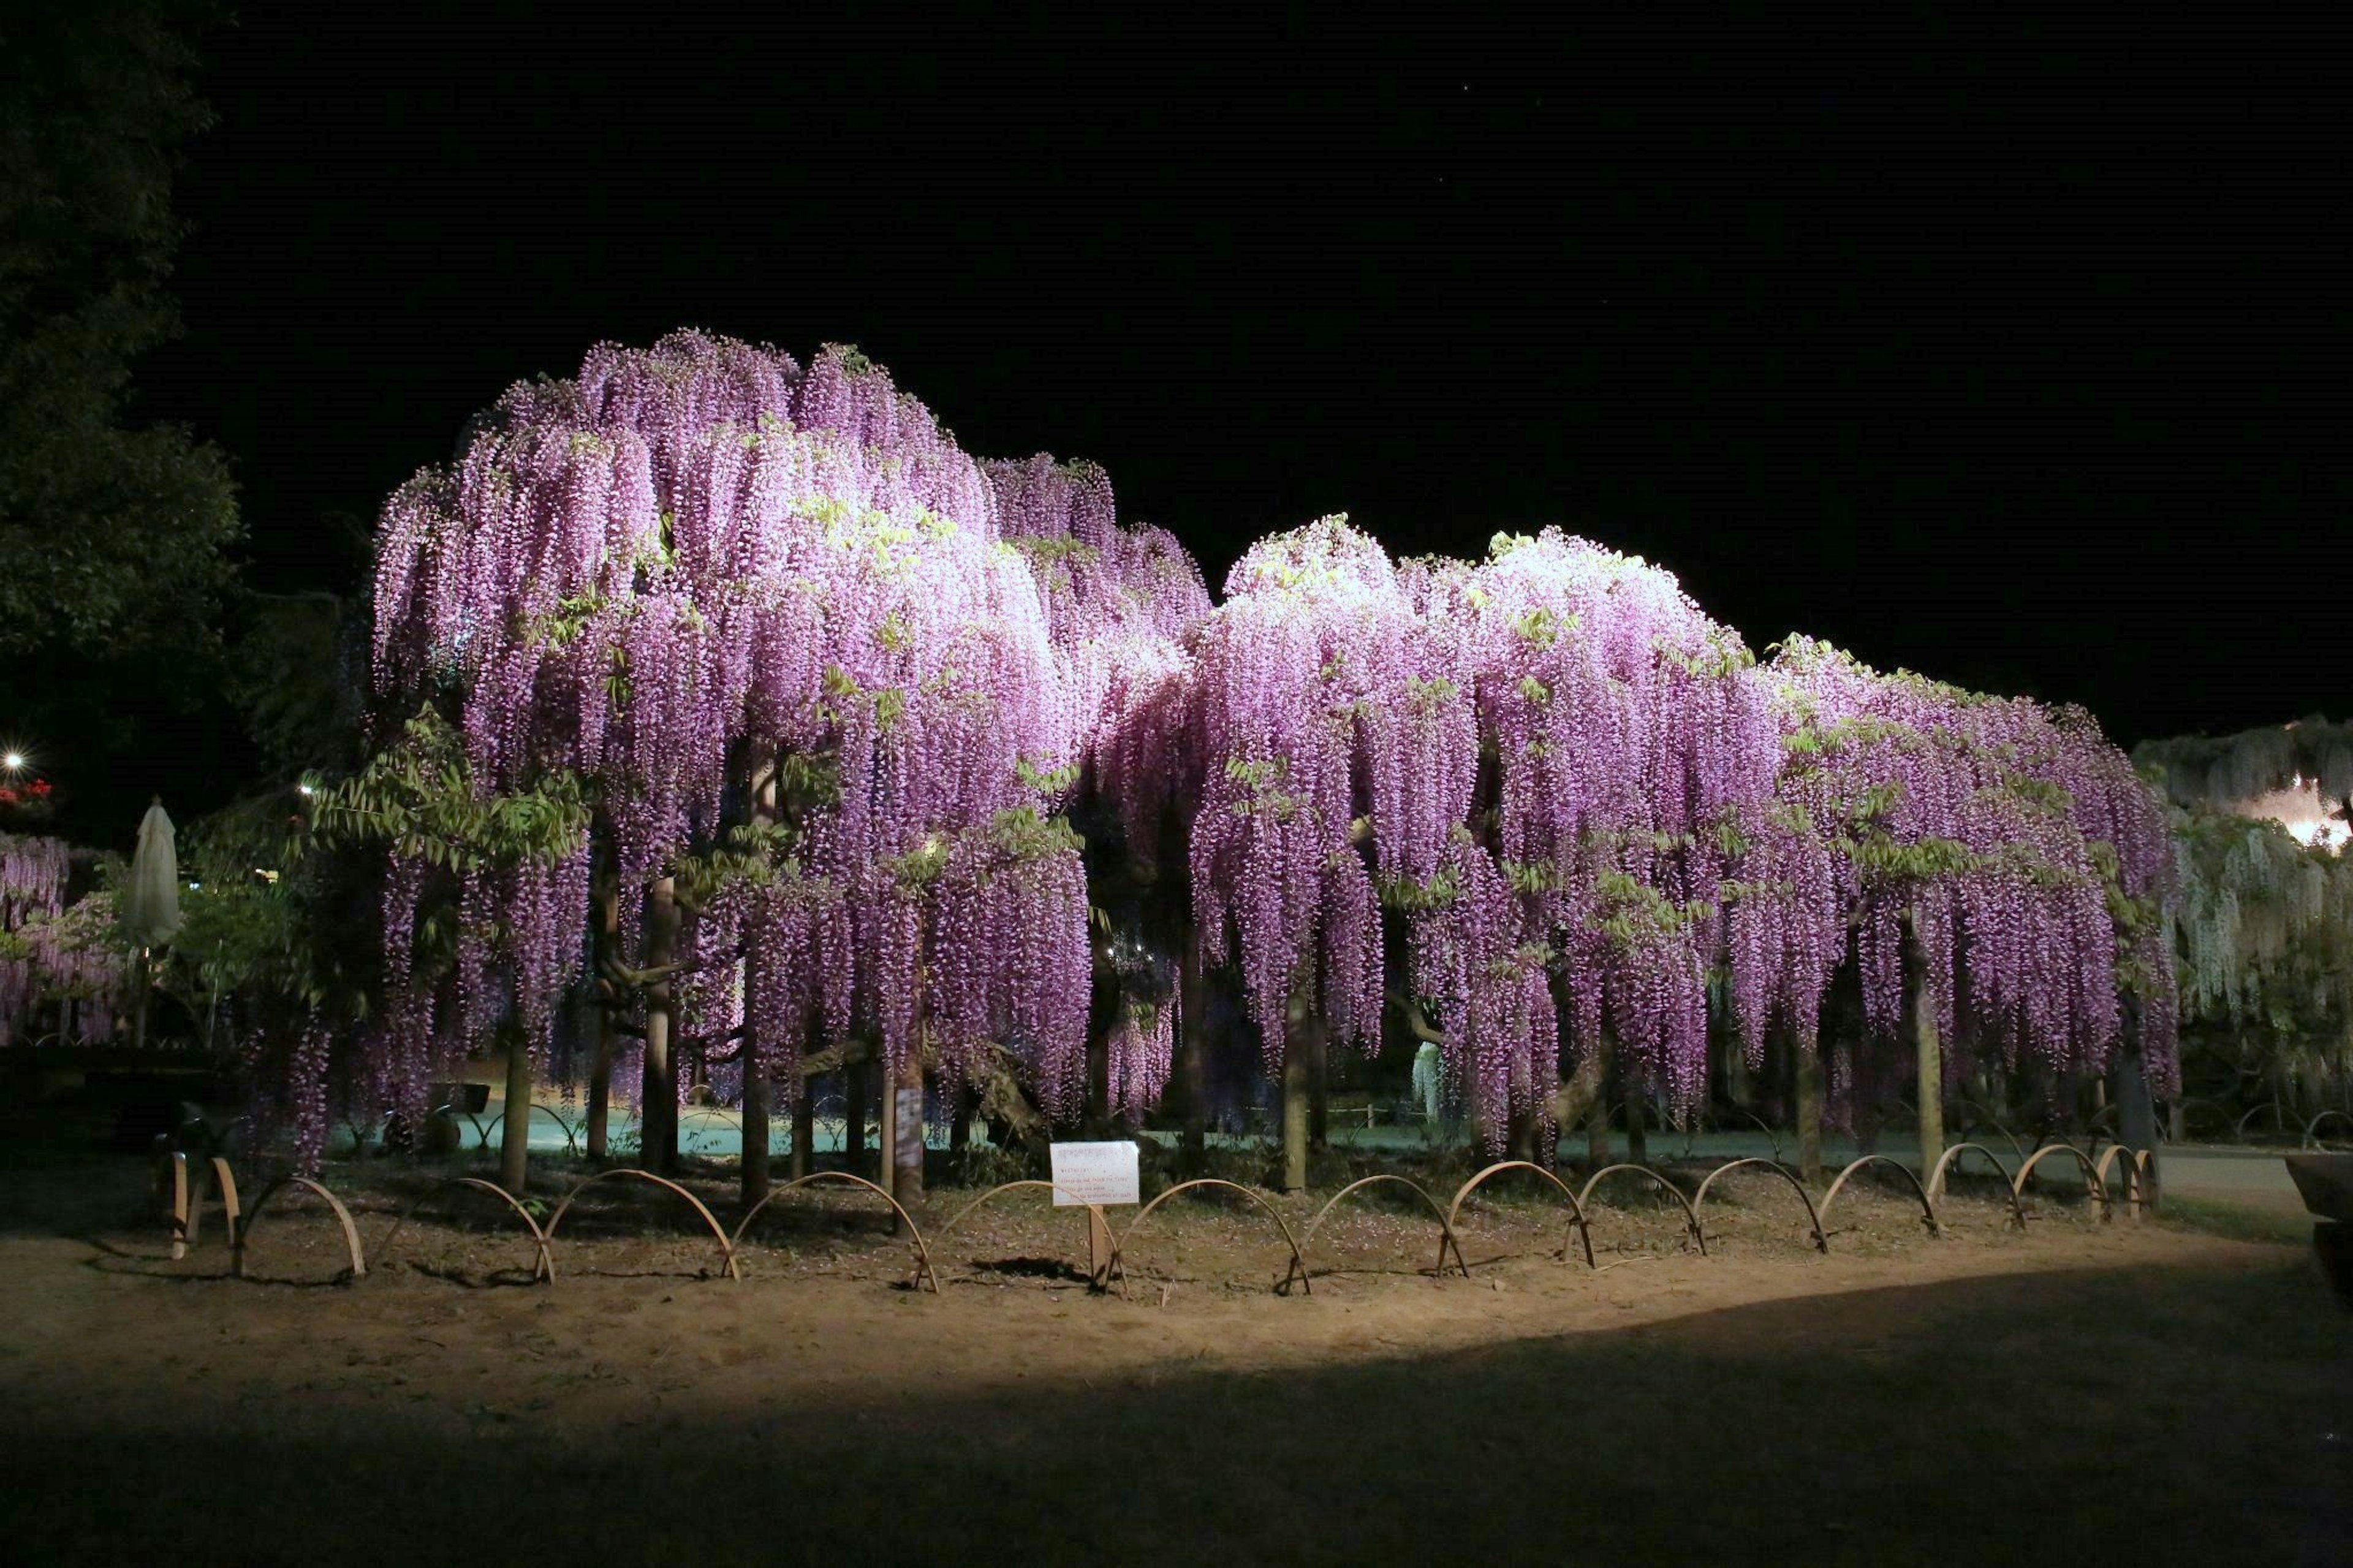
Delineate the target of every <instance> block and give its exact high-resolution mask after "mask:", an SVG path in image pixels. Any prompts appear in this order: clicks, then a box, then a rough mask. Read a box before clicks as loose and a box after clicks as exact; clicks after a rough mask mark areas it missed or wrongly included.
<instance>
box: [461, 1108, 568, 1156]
mask: <svg viewBox="0 0 2353 1568" xmlns="http://www.w3.org/2000/svg"><path fill="white" fill-rule="evenodd" d="M532 1110H540V1111H544V1112H546V1113H547V1119H548V1120H549V1121H553V1122H554V1123H555V1125H556V1126H557V1127H558V1128H559V1129H560V1130H562V1131H563V1133H564V1152H565V1153H567V1154H570V1155H572V1156H573V1157H574V1158H575V1159H577V1158H578V1157H579V1154H580V1140H579V1139H578V1138H577V1137H575V1136H574V1135H573V1131H572V1123H570V1122H569V1121H565V1120H564V1117H563V1114H562V1113H561V1112H560V1111H558V1110H556V1109H555V1107H554V1106H552V1105H542V1104H540V1103H539V1101H537V1100H533V1101H532V1102H531V1110H526V1111H524V1112H523V1116H522V1125H523V1136H524V1137H525V1138H526V1139H528V1138H529V1137H530V1136H531V1111H532ZM506 1119H507V1113H506V1112H505V1111H504V1110H501V1111H500V1112H499V1113H498V1114H497V1115H496V1116H493V1117H491V1122H490V1126H489V1127H488V1128H484V1127H483V1125H482V1124H481V1123H480V1121H474V1131H477V1132H479V1133H480V1134H481V1137H482V1147H483V1148H485V1149H487V1148H489V1147H490V1146H491V1133H492V1132H495V1131H498V1130H499V1125H500V1123H501V1122H503V1121H506ZM467 1120H468V1121H473V1120H474V1119H473V1118H472V1117H471V1116H469V1117H468V1118H467Z"/></svg>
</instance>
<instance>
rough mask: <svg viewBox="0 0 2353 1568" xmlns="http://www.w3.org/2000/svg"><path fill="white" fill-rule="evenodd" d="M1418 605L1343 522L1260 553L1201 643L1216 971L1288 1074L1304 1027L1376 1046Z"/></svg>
mask: <svg viewBox="0 0 2353 1568" xmlns="http://www.w3.org/2000/svg"><path fill="white" fill-rule="evenodd" d="M1413 622H1414V613H1413V605H1412V602H1411V600H1410V599H1409V597H1408V595H1407V593H1406V591H1405V588H1404V585H1403V584H1401V583H1400V582H1399V581H1398V574H1397V573H1396V571H1395V569H1394V568H1393V567H1392V566H1391V565H1390V563H1389V559H1388V554H1387V553H1386V552H1383V551H1382V549H1381V547H1380V546H1379V545H1378V544H1377V543H1376V542H1373V541H1372V540H1371V539H1369V538H1367V537H1366V536H1365V535H1364V534H1362V533H1359V532H1357V531H1356V530H1355V529H1352V528H1350V527H1349V526H1348V525H1347V520H1346V519H1345V518H1342V517H1327V518H1324V520H1322V521H1319V522H1316V523H1314V524H1313V525H1311V526H1310V527H1307V528H1303V529H1298V530H1294V531H1292V532H1289V533H1282V534H1276V535H1274V536H1273V537H1272V538H1270V539H1267V540H1263V541H1261V542H1259V543H1258V544H1256V545H1254V546H1252V547H1251V549H1250V552H1249V553H1247V554H1245V555H1244V556H1243V557H1242V558H1241V560H1240V562H1238V563H1236V564H1235V566H1234V569H1233V572H1232V574H1230V575H1229V577H1228V579H1227V582H1226V602H1225V604H1224V605H1221V606H1219V609H1218V611H1217V613H1216V614H1215V615H1214V616H1211V617H1210V618H1209V619H1208V621H1207V622H1206V623H1205V624H1204V625H1203V626H1202V628H1201V631H1200V634H1199V636H1198V638H1197V639H1196V643H1195V657H1196V659H1197V661H1198V667H1197V669H1196V672H1195V682H1194V710H1193V723H1194V725H1195V731H1194V733H1195V737H1196V744H1197V745H1198V747H1199V754H1200V757H1201V759H1202V763H1203V766H1202V771H1201V788H1200V797H1199V801H1198V806H1197V808H1196V811H1195V815H1194V819H1193V830H1192V839H1191V856H1192V885H1193V908H1194V913H1195V919H1196V921H1198V931H1199V941H1200V943H1201V949H1202V955H1203V957H1204V958H1205V959H1206V960H1207V961H1208V962H1209V963H1222V962H1224V961H1225V960H1226V958H1227V957H1228V956H1229V955H1230V956H1232V957H1234V958H1235V959H1237V960H1238V961H1239V963H1240V969H1241V973H1242V982H1243V988H1244V993H1245V995H1246V998H1247V1002H1248V1007H1249V1012H1250V1018H1251V1020H1252V1021H1253V1022H1254V1023H1255V1024H1256V1025H1257V1026H1258V1029H1259V1037H1260V1039H1261V1043H1262V1045H1263V1047H1264V1049H1265V1051H1266V1055H1267V1060H1268V1063H1269V1065H1270V1067H1274V1066H1279V1065H1280V1063H1281V1062H1282V1058H1283V1053H1284V1050H1285V1048H1286V1045H1287V1042H1288V1039H1289V1034H1290V1019H1291V1015H1292V1014H1293V1012H1294V1011H1303V1012H1311V1013H1314V1015H1316V1016H1320V1017H1321V1019H1322V1020H1323V1021H1324V1023H1325V1024H1326V1025H1328V1026H1329V1027H1330V1028H1331V1031H1332V1033H1333V1035H1334V1036H1335V1037H1336V1038H1338V1039H1339V1040H1341V1041H1342V1042H1344V1043H1345V1042H1349V1041H1360V1042H1363V1043H1366V1044H1367V1045H1374V1046H1377V1044H1378V1042H1379V1039H1380V1019H1381V1005H1382V1001H1383V996H1384V970H1383V963H1384V961H1383V956H1382V952H1383V947H1382V933H1381V917H1380V908H1379V903H1378V900H1377V895H1376V891H1375V887H1374V882H1373V877H1372V874H1371V871H1370V870H1369V869H1368V868H1367V867H1366V863H1365V858H1364V857H1363V856H1362V855H1361V854H1360V853H1358V849H1357V845H1358V843H1359V842H1360V840H1361V838H1362V837H1363V834H1362V832H1361V831H1360V829H1359V827H1358V826H1357V819H1358V817H1359V816H1361V815H1362V814H1363V808H1362V805H1360V803H1359V802H1360V795H1361V793H1362V790H1363V786H1364V785H1365V784H1366V776H1365V775H1366V771H1367V770H1366V768H1364V767H1363V766H1361V765H1360V763H1361V760H1362V759H1364V758H1365V757H1366V746H1367V744H1368V742H1369V741H1370V738H1371V733H1372V731H1373V728H1374V719H1373V715H1374V714H1375V713H1377V712H1378V711H1379V710H1380V708H1381V706H1382V704H1383V702H1384V701H1385V700H1387V699H1388V698H1389V697H1390V696H1391V695H1392V693H1393V692H1395V691H1396V690H1397V689H1399V688H1401V687H1402V685H1403V682H1404V679H1405V677H1406V676H1407V674H1408V673H1409V670H1408V668H1407V667H1406V665H1405V663H1404V660H1405V658H1406V654H1407V648H1406V644H1407V641H1408V636H1409V632H1410V630H1411V628H1412V626H1413Z"/></svg>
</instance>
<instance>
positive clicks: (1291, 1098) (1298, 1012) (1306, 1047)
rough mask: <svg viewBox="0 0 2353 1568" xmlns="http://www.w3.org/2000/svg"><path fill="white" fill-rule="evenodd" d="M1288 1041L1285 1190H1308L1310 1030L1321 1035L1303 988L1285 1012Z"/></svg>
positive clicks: (1284, 1092) (1285, 1056) (1285, 1051)
mask: <svg viewBox="0 0 2353 1568" xmlns="http://www.w3.org/2000/svg"><path fill="white" fill-rule="evenodd" d="M1283 1022H1284V1024H1285V1025H1286V1026H1287V1030H1288V1034H1289V1038H1287V1039H1285V1040H1284V1041H1283V1043H1282V1190H1283V1191H1284V1192H1286V1193H1303V1192H1305V1191H1306V1190H1307V1133H1308V1114H1307V1101H1308V1080H1309V1079H1310V1078H1311V1077H1312V1076H1313V1067H1312V1062H1313V1057H1314V1048H1315V1047H1314V1042H1313V1040H1312V1039H1311V1038H1310V1034H1311V1031H1314V1032H1320V1030H1321V1029H1322V1023H1321V1021H1320V1020H1317V1019H1314V1018H1311V1017H1310V1016H1308V992H1307V988H1306V986H1304V985H1301V986H1300V987H1299V988H1298V989H1297V990H1295V991H1293V993H1292V994H1291V1000H1290V1001H1289V1003H1287V1004H1286V1005H1285V1006H1284V1009H1283Z"/></svg>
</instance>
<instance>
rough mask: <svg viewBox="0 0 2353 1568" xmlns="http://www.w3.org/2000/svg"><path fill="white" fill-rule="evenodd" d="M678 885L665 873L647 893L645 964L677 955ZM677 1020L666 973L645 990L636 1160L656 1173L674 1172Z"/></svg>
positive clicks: (675, 998) (674, 996) (675, 996)
mask: <svg viewBox="0 0 2353 1568" xmlns="http://www.w3.org/2000/svg"><path fill="white" fill-rule="evenodd" d="M678 921H679V910H678V884H677V883H676V882H674V881H672V880H671V879H670V878H668V877H663V878H661V879H659V880H658V881H656V882H655V883H654V885H653V887H652V888H651V889H649V890H648V892H647V894H646V966H647V967H648V968H649V969H659V968H662V967H663V966H665V965H667V964H670V963H675V962H676V961H677V958H678ZM677 1021H678V988H677V986H676V985H674V984H672V983H671V977H670V976H669V975H667V974H664V975H662V976H661V977H660V978H659V979H657V980H656V981H655V982H654V983H653V984H651V985H649V986H648V987H647V988H646V1072H645V1093H644V1095H643V1097H642V1098H641V1100H640V1102H639V1108H638V1125H639V1127H640V1128H641V1129H642V1132H641V1136H640V1140H639V1142H640V1152H639V1158H640V1159H642V1160H643V1161H644V1163H645V1168H646V1169H647V1170H649V1171H651V1172H653V1173H655V1174H656V1175H661V1176H670V1175H675V1174H677V1173H678V1068H677V1064H676V1061H675V1059H674V1058H672V1057H671V1055H670V1050H671V1045H672V1042H673V1040H674V1038H675V1037H676V1030H675V1028H674V1027H673V1026H674V1025H675V1024H676V1023H677Z"/></svg>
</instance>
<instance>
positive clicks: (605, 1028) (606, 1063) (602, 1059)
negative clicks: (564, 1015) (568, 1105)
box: [587, 1006, 613, 1160]
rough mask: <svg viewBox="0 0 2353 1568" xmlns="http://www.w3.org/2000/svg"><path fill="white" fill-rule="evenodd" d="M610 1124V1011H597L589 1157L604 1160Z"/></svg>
mask: <svg viewBox="0 0 2353 1568" xmlns="http://www.w3.org/2000/svg"><path fill="white" fill-rule="evenodd" d="M612 1121H613V1010H612V1009H611V1008H610V1007H602V1006H600V1007H598V1008H597V1009H596V1058H595V1059H594V1060H592V1061H591V1062H590V1063H589V1066H588V1138H587V1150H588V1158H590V1159H591V1160H601V1159H603V1158H605V1148H606V1144H607V1142H608V1134H609V1130H610V1128H611V1125H612Z"/></svg>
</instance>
